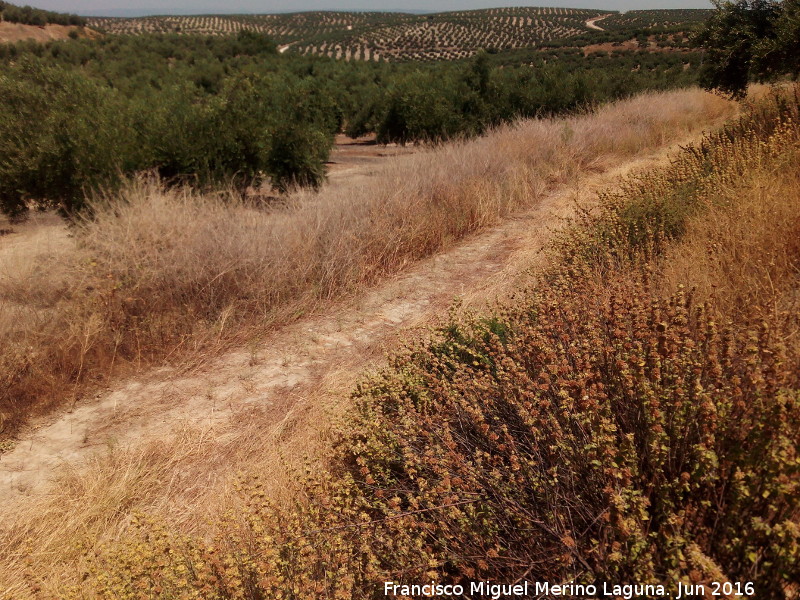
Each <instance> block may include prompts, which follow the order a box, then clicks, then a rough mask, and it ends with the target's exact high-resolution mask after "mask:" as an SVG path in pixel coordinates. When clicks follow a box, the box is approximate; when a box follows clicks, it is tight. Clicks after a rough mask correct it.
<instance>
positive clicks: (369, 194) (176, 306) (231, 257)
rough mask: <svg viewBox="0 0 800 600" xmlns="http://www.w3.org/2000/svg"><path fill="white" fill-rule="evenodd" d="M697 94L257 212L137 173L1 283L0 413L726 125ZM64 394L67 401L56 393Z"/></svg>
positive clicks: (399, 264)
mask: <svg viewBox="0 0 800 600" xmlns="http://www.w3.org/2000/svg"><path fill="white" fill-rule="evenodd" d="M733 110H734V108H733V105H732V104H731V103H729V102H727V101H725V100H723V99H721V98H719V97H716V96H713V95H710V94H707V93H704V92H701V91H699V90H685V91H678V92H668V93H660V94H646V95H643V96H640V97H637V98H634V99H631V100H626V101H622V102H618V103H615V104H612V105H608V106H605V107H603V108H600V109H599V110H598V111H597V112H596V113H592V114H586V115H581V116H576V117H570V118H562V119H539V120H530V121H525V122H521V123H518V124H515V125H511V126H507V127H502V128H500V129H498V130H496V131H494V132H492V133H491V134H490V135H487V136H485V137H483V138H480V139H476V140H470V141H462V142H458V143H454V144H451V145H447V146H443V147H441V148H438V149H435V150H432V151H430V152H425V153H421V154H418V155H414V156H411V157H404V158H402V159H398V160H396V161H394V162H392V163H389V164H388V165H386V166H385V168H383V169H382V170H381V171H380V172H378V173H377V174H376V175H375V176H374V177H373V178H372V179H371V180H369V181H366V182H363V181H362V182H360V183H359V182H354V183H352V184H350V185H347V184H345V185H339V186H336V187H332V188H328V189H326V190H323V191H322V192H321V193H319V194H315V193H308V192H306V193H303V192H300V193H296V194H294V195H293V196H291V197H290V198H289V199H288V200H287V202H286V204H285V205H284V206H281V207H275V208H273V209H271V210H262V209H259V208H257V207H253V206H250V205H247V204H244V203H242V202H237V201H235V200H232V199H230V198H224V197H221V196H200V195H198V194H196V193H194V192H192V191H190V190H166V189H164V188H162V187H161V186H160V185H159V183H158V182H154V181H147V180H138V181H135V182H133V183H132V184H131V185H130V186H129V187H128V189H126V190H125V191H123V192H122V193H121V195H119V196H118V197H115V198H109V199H106V200H105V201H102V202H99V203H98V204H97V205H96V208H95V213H94V216H93V218H92V219H90V220H86V221H84V222H81V223H78V224H77V225H76V227H75V231H74V235H75V237H76V242H77V243H76V244H75V245H73V246H71V247H69V246H68V247H66V248H64V249H63V250H62V251H61V252H60V253H59V254H58V256H57V258H56V259H55V260H49V261H47V262H42V263H38V262H37V261H35V260H31V262H30V263H29V264H28V265H27V266H26V267H23V268H20V269H17V270H16V271H15V272H12V273H9V274H8V275H7V276H5V277H3V278H2V279H0V303H2V305H3V308H4V311H3V312H4V313H5V314H6V315H7V316H6V317H5V318H4V319H2V321H0V327H1V328H0V340H1V341H2V346H0V347H2V350H0V367H1V369H0V370H1V371H2V373H3V376H2V380H0V413H4V415H5V420H6V421H7V422H9V424H11V425H14V424H15V422H17V421H19V419H20V418H21V417H22V416H23V415H25V414H27V413H30V412H35V411H37V410H41V409H42V408H45V407H47V406H49V405H51V404H53V403H57V402H59V401H63V399H64V397H65V396H66V397H69V398H71V397H75V396H79V395H80V393H81V391H82V389H83V388H82V386H83V385H84V384H86V383H91V382H93V381H97V380H98V379H101V378H103V377H106V376H107V375H109V374H110V373H113V372H115V371H116V372H121V371H124V370H125V368H126V367H130V366H133V367H136V368H138V367H140V366H142V365H146V364H152V363H153V362H158V361H161V360H164V358H165V357H172V358H174V357H175V356H187V355H191V354H192V353H194V354H195V355H199V354H202V353H207V352H209V351H214V350H217V349H219V348H221V347H224V346H225V345H226V344H229V343H231V342H232V341H235V340H239V341H241V338H242V334H243V332H251V331H253V330H254V328H255V330H263V328H264V327H268V326H270V325H273V324H275V323H285V322H286V321H287V320H290V319H293V318H296V317H297V316H299V315H301V314H303V313H306V312H308V311H311V310H314V309H315V308H316V307H318V306H320V304H321V303H324V302H327V301H328V300H330V299H332V298H337V297H341V296H342V295H346V294H349V293H352V292H355V291H356V290H358V289H359V288H360V287H362V286H364V285H369V284H372V283H374V282H376V281H378V280H379V279H380V278H382V277H385V276H386V275H391V274H393V273H396V272H397V271H398V269H402V268H403V266H404V265H406V264H408V263H410V262H413V261H416V260H418V259H420V258H423V257H425V256H429V255H431V254H432V253H435V252H437V251H438V250H441V249H443V248H445V247H447V246H448V245H450V244H452V243H453V242H455V241H456V240H459V239H461V238H463V237H464V236H465V235H468V234H470V233H472V232H474V231H477V230H479V229H481V228H483V227H485V226H487V225H490V224H492V223H494V222H496V220H497V219H498V218H500V217H502V216H503V215H506V214H508V213H510V212H512V211H515V210H517V209H520V208H522V207H525V206H530V205H532V204H534V203H536V202H537V200H538V199H540V198H541V197H542V196H543V194H544V193H546V191H547V190H548V189H550V188H551V187H552V186H553V185H558V184H562V183H564V182H567V181H571V180H572V179H573V178H574V177H576V176H577V175H579V174H581V173H585V172H588V171H592V170H595V169H599V168H604V167H606V166H608V165H611V164H614V163H615V162H618V161H621V160H624V159H625V158H627V157H630V156H633V155H635V154H636V153H638V152H641V151H643V150H647V149H651V148H654V147H658V146H661V145H663V144H665V143H668V142H670V141H676V140H679V139H681V138H683V137H685V136H686V135H687V134H688V133H690V132H693V131H697V130H698V129H699V128H700V127H703V126H707V125H709V124H713V123H715V122H718V121H719V120H720V119H722V118H725V117H726V116H730V115H731V113H732V111H733ZM65 390H66V393H65Z"/></svg>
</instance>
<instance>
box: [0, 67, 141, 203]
mask: <svg viewBox="0 0 800 600" xmlns="http://www.w3.org/2000/svg"><path fill="white" fill-rule="evenodd" d="M0 103H2V105H3V107H4V110H3V112H2V114H0V208H1V209H2V210H3V212H6V213H7V214H9V215H12V216H20V215H22V214H23V213H24V211H25V210H26V208H27V205H28V203H33V204H38V205H40V206H54V205H57V206H60V207H61V209H62V210H64V211H65V212H66V213H71V212H73V211H74V210H77V209H79V208H80V207H81V205H82V202H83V199H84V197H85V194H86V193H87V192H88V191H90V190H91V189H93V188H98V187H102V186H106V185H110V184H112V183H113V182H114V181H115V180H116V179H117V178H118V176H119V174H120V173H122V172H123V171H125V170H126V169H127V168H128V167H129V166H130V165H128V164H127V162H126V161H127V155H128V148H127V142H128V140H129V135H130V134H131V130H130V129H129V128H128V126H129V123H128V122H126V118H125V111H124V102H123V100H122V99H121V98H120V97H119V95H118V94H117V93H115V92H114V90H111V89H108V88H106V87H104V86H100V85H98V84H96V83H95V82H93V81H90V80H87V79H86V78H83V77H80V76H78V75H76V74H72V73H69V72H66V71H64V70H63V69H54V68H44V67H41V66H40V65H37V64H36V63H34V62H28V61H23V62H22V64H20V65H18V66H17V67H15V68H14V69H13V70H11V71H8V72H6V73H4V74H3V75H2V76H0Z"/></svg>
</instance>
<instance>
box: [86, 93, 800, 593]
mask: <svg viewBox="0 0 800 600" xmlns="http://www.w3.org/2000/svg"><path fill="white" fill-rule="evenodd" d="M798 106H800V105H798V104H797V102H796V100H795V105H794V106H789V110H788V111H786V112H782V111H781V110H779V105H775V104H772V105H768V109H767V110H766V111H765V114H766V115H767V116H768V117H769V119H768V121H769V122H768V123H767V122H765V121H764V120H763V119H762V120H759V117H758V114H757V113H756V116H755V117H753V116H752V114H751V115H748V117H747V118H745V119H743V120H741V121H740V122H738V123H737V124H735V125H732V126H730V127H728V128H726V129H725V130H723V131H721V132H717V133H715V134H713V135H710V136H707V137H706V138H705V139H704V140H703V141H702V142H701V143H700V144H693V145H692V146H690V147H688V148H685V149H684V150H683V151H682V152H680V153H677V154H676V155H675V157H674V160H673V162H672V163H671V164H669V165H667V166H665V167H663V168H660V169H657V170H654V171H651V172H649V173H645V174H637V175H636V176H635V177H634V178H631V179H630V180H629V184H628V185H625V186H623V187H622V189H621V190H620V191H619V192H618V193H616V194H615V195H614V196H613V198H612V199H611V200H609V201H608V202H607V203H605V204H602V203H601V204H600V206H599V210H597V211H595V212H594V213H591V214H590V215H589V216H588V217H584V218H583V220H582V221H581V223H580V224H579V225H576V227H575V228H573V229H570V230H568V231H567V232H566V233H565V236H567V237H569V238H570V239H571V241H572V242H573V244H572V245H571V246H570V245H569V244H567V243H565V242H563V240H562V243H560V244H558V245H557V246H556V248H554V250H555V254H556V256H557V257H558V256H561V258H563V260H564V262H560V261H558V259H557V258H556V261H555V262H554V264H553V265H552V270H548V271H547V272H545V273H544V274H542V276H541V277H539V278H537V285H536V286H535V287H534V288H533V289H532V290H531V292H530V293H522V294H520V296H519V297H518V298H517V303H518V304H516V305H514V306H512V307H509V309H508V310H507V311H503V312H494V313H488V314H484V315H483V316H482V317H480V318H473V319H466V320H459V319H456V320H453V321H451V322H450V323H449V324H448V325H447V326H446V327H444V328H442V329H441V330H440V331H439V333H438V334H437V335H436V336H435V337H434V339H433V340H432V341H429V342H423V343H421V344H418V345H413V346H412V347H411V348H410V349H407V350H406V351H404V352H403V353H402V354H401V355H400V356H399V357H397V358H395V360H394V361H392V363H391V366H390V367H388V368H387V369H386V370H385V371H384V372H383V373H382V374H380V375H376V376H372V377H370V378H369V379H368V380H366V381H365V382H362V384H361V385H360V386H359V387H358V389H357V391H356V392H355V394H354V399H355V402H354V406H353V408H352V409H351V411H350V412H349V414H348V419H347V421H346V423H345V424H343V431H342V435H341V437H340V438H339V439H338V441H337V443H336V444H335V448H336V449H337V451H336V452H334V453H333V455H334V456H335V457H336V458H334V460H333V462H332V467H333V469H332V471H330V472H326V471H324V470H320V471H318V472H315V473H313V474H312V475H311V476H310V477H309V478H308V479H307V480H306V486H307V487H305V488H304V490H303V492H304V493H299V494H298V495H297V496H298V498H300V499H299V500H298V501H297V502H296V503H295V504H293V505H290V506H289V507H286V506H283V507H279V508H276V505H275V503H274V502H270V501H267V500H265V496H268V493H265V490H266V489H268V485H267V484H265V483H264V482H262V481H259V480H258V478H259V475H262V476H263V473H258V474H257V475H256V477H255V481H245V482H244V485H243V489H242V496H243V497H244V499H245V501H246V506H243V507H242V509H241V511H240V512H239V513H237V514H236V515H235V516H234V515H230V514H225V515H222V516H221V517H219V518H218V519H216V523H217V525H218V526H219V528H220V530H221V532H220V534H219V536H218V537H216V538H214V540H213V542H211V543H209V541H208V539H209V537H212V534H209V530H205V531H204V532H203V534H201V535H197V534H196V533H190V534H188V535H182V533H179V532H178V528H176V527H174V526H173V525H172V524H171V523H164V522H161V523H159V522H158V521H153V522H150V521H140V523H139V526H138V527H133V528H131V530H129V531H128V532H126V534H125V535H124V536H123V541H122V542H121V543H119V542H113V543H111V544H110V547H108V548H105V549H104V550H103V551H101V552H100V553H99V555H100V558H99V560H97V556H98V554H96V553H94V552H89V553H87V554H86V557H87V560H88V562H89V565H90V566H89V567H88V569H87V572H86V578H87V582H88V583H86V584H85V585H84V586H79V588H78V589H76V590H75V595H74V597H76V598H78V597H85V595H86V594H87V593H89V594H97V595H99V596H100V597H115V598H116V597H120V598H135V597H138V596H139V595H141V594H142V593H143V590H144V591H147V592H149V593H151V594H153V593H156V594H163V595H165V596H170V597H184V596H186V597H188V596H190V595H191V594H192V593H195V594H198V593H199V594H200V595H204V594H205V595H213V594H214V593H216V594H218V595H219V596H220V597H238V598H263V597H270V598H305V597H320V596H326V597H340V596H341V597H348V598H371V597H373V596H374V590H375V589H376V588H375V585H376V583H377V584H379V583H380V582H382V581H387V580H401V581H410V580H420V579H422V580H425V581H428V580H431V579H433V580H436V581H443V582H452V581H465V580H486V579H488V580H493V581H514V580H521V579H530V580H535V581H548V580H549V581H575V582H584V583H586V582H594V581H601V580H602V581H611V580H621V581H631V580H636V581H639V582H643V583H644V582H650V583H662V584H667V587H674V586H675V583H676V582H677V581H682V582H684V583H687V582H689V581H691V582H694V583H698V582H700V583H703V584H705V585H709V583H710V582H711V581H720V582H722V581H726V580H730V581H742V582H745V581H749V582H751V584H752V585H754V586H755V588H756V589H758V590H760V591H759V593H760V594H761V595H764V596H765V597H770V598H786V599H788V598H794V597H795V596H796V591H797V587H796V583H795V582H796V581H797V580H798V573H800V550H799V549H800V545H798V536H799V533H798V532H799V531H800V530H798V527H797V524H798V522H799V520H800V502H799V501H798V498H800V496H798V494H797V491H798V486H800V468H799V465H798V461H797V452H796V448H797V444H798V440H800V436H798V431H800V429H798V425H799V424H800V391H798V390H799V388H798V384H799V383H800V370H798V364H800V363H798V358H799V357H800V355H799V354H798V353H797V352H796V350H797V348H798V347H797V345H796V344H786V343H785V338H784V339H782V336H781V333H785V332H787V331H788V332H789V333H790V334H791V331H792V330H791V327H790V328H788V329H787V327H786V325H787V324H788V325H790V326H791V325H792V324H793V323H794V324H796V323H797V314H796V312H795V313H794V314H792V311H791V310H788V311H785V312H786V313H787V314H786V315H784V314H783V313H782V312H778V311H776V310H774V309H775V307H791V306H794V305H795V302H796V298H797V292H798V289H800V279H798V277H797V274H798V266H800V255H799V254H798V245H797V237H796V236H795V237H782V236H792V234H793V233H796V231H797V224H798V222H800V203H799V202H798V192H797V185H796V181H797V171H798V168H797V167H798V166H799V164H798V158H799V157H800V128H798V125H797V123H799V122H800V120H798V118H797V117H798ZM762 204H763V206H762ZM771 220H773V221H777V222H776V223H775V225H774V227H770V221H771ZM710 221H715V222H713V223H711V222H710ZM716 244H724V246H720V247H717V246H716ZM599 246H605V248H604V249H605V250H606V252H603V251H602V250H603V248H600V247H599ZM570 249H571V250H572V251H570V252H564V251H565V250H570ZM581 249H583V250H586V251H584V252H582V251H580V250H581ZM764 266H768V268H767V269H764V268H763V267H764ZM774 280H780V281H774ZM770 282H773V283H770ZM679 284H680V286H679ZM703 284H705V285H706V287H705V288H702V287H701V288H699V289H698V286H699V285H703ZM687 288H695V289H694V290H693V291H689V290H688V289H687ZM754 316H755V317H756V319H755V320H754V319H753V317H754ZM719 317H722V319H720V318H719ZM791 319H794V321H792V320H791ZM727 321H731V324H728V323H727ZM788 339H790V340H791V336H789V338H788ZM787 350H788V352H787ZM241 515H244V518H241V519H240V518H237V517H239V516H241ZM598 540H600V541H598ZM176 548H180V551H176V550H175V549H176ZM288 582H291V585H289V584H288ZM707 589H708V588H707ZM212 590H213V591H212Z"/></svg>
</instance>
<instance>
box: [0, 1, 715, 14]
mask: <svg viewBox="0 0 800 600" xmlns="http://www.w3.org/2000/svg"><path fill="white" fill-rule="evenodd" d="M11 1H12V2H13V3H14V4H31V5H33V6H36V7H37V8H45V9H47V10H55V11H59V12H70V13H78V14H81V15H92V16H104V15H108V16H134V15H144V14H151V15H168V14H207V13H220V14H233V13H271V12H293V11H301V10H398V11H403V10H411V11H426V12H439V11H447V10H468V9H473V8H491V7H493V6H568V7H572V8H599V9H608V10H631V9H636V8H640V9H647V8H711V7H712V5H711V2H710V0H638V1H637V0H575V1H570V0H552V1H549V2H548V1H547V0H540V1H538V2H536V1H534V2H520V0H516V2H515V1H514V0H505V1H503V0H499V1H497V0H428V1H426V0H135V1H133V2H131V1H126V0H32V1H30V0H27V1H26V0H11Z"/></svg>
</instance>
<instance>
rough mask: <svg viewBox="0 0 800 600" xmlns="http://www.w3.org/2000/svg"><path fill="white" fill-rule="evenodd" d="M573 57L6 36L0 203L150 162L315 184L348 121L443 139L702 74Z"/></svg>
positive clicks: (72, 189) (181, 170)
mask: <svg viewBox="0 0 800 600" xmlns="http://www.w3.org/2000/svg"><path fill="white" fill-rule="evenodd" d="M562 58H563V59H562ZM562 58H559V56H557V55H555V54H554V55H553V56H548V57H547V58H546V59H544V58H541V57H540V58H537V62H536V63H535V64H534V66H529V65H527V64H526V65H522V66H520V64H519V63H517V64H516V65H512V64H508V63H502V62H498V61H497V60H495V59H494V58H492V59H490V58H489V56H488V55H486V54H483V55H480V56H478V57H476V58H474V59H472V60H471V61H469V62H464V63H458V64H446V63H440V64H437V65H430V66H422V65H416V64H415V65H385V64H384V65H378V64H368V63H357V64H356V63H349V64H344V63H339V62H336V61H333V60H329V59H322V58H313V57H297V56H287V55H280V54H278V53H277V52H276V49H275V45H274V43H273V42H272V41H270V40H269V39H268V38H266V37H264V36H261V35H258V34H255V33H252V32H248V31H245V32H241V33H240V34H239V35H237V36H235V37H226V38H213V37H197V36H195V37H188V36H186V37H179V36H147V37H109V38H105V39H101V40H67V41H63V42H53V43H50V44H46V45H42V44H37V43H21V44H17V45H6V46H0V59H2V60H3V62H4V64H5V65H6V68H5V70H4V73H3V76H2V77H1V78H0V100H1V101H2V102H3V105H4V107H6V110H5V111H4V112H3V114H2V115H0V207H2V208H3V209H4V211H5V212H6V213H8V214H10V215H11V216H12V217H23V216H24V214H25V212H26V210H27V209H28V208H29V207H31V206H37V205H38V206H44V207H52V206H59V207H60V208H61V210H62V211H63V212H65V213H66V214H72V213H75V212H76V211H79V210H80V209H81V207H82V205H83V201H84V199H85V197H86V196H87V195H91V193H92V192H93V191H96V190H98V189H104V190H106V191H111V190H113V189H116V188H118V187H119V186H120V185H121V184H122V182H123V181H124V180H125V178H126V177H128V176H131V175H133V174H135V173H138V172H141V171H144V170H152V171H155V172H156V173H157V174H158V175H159V176H161V177H162V178H165V179H166V180H168V181H171V182H173V183H177V184H181V183H190V184H192V185H194V186H195V187H198V188H200V189H203V188H205V189H208V188H217V189H219V188H227V187H234V188H236V189H238V190H240V192H243V191H244V190H245V189H246V188H247V187H248V186H252V187H253V188H256V189H258V188H262V187H263V188H267V190H266V193H267V194H269V189H268V188H269V187H276V188H278V189H279V190H284V191H285V190H286V189H287V188H289V187H292V186H293V185H295V184H301V185H308V186H311V187H319V185H321V183H322V181H323V180H324V176H325V166H324V163H325V161H326V160H327V157H328V153H329V150H330V148H331V144H332V139H333V135H334V133H336V132H338V131H341V130H342V129H344V130H346V131H347V132H348V133H350V134H351V135H363V134H368V133H377V135H378V138H379V141H381V142H400V143H407V142H420V141H422V142H440V141H443V140H446V139H450V138H456V137H461V136H470V135H475V134H479V133H481V132H483V131H485V130H486V129H487V128H490V127H494V126H497V125H499V124H500V123H503V122H510V121H513V120H514V119H516V118H520V117H530V116H536V115H550V114H563V113H566V112H570V111H579V110H582V109H583V108H585V107H588V106H591V105H592V104H595V103H600V102H605V101H608V100H613V99H616V98H621V97H626V96H628V95H630V94H633V93H636V92H639V91H643V90H646V89H665V88H670V87H676V86H680V85H687V84H690V83H692V82H693V81H694V80H695V79H696V77H697V71H696V70H686V69H685V68H684V64H683V61H677V62H675V61H667V60H663V61H660V60H656V61H651V60H649V59H648V60H646V61H639V60H638V59H637V58H636V57H628V58H624V59H617V58H614V59H611V58H609V57H606V58H605V59H599V60H595V59H593V58H592V59H589V60H586V59H584V58H583V57H581V56H567V55H566V54H564V55H563V57H562ZM545 60H546V61H547V64H545ZM525 62H529V59H526V61H525ZM636 65H638V66H639V68H638V69H636V70H634V67H635V66H636ZM576 67H579V68H576ZM20 131H25V132H26V134H25V135H24V136H19V135H18V132H20Z"/></svg>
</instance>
